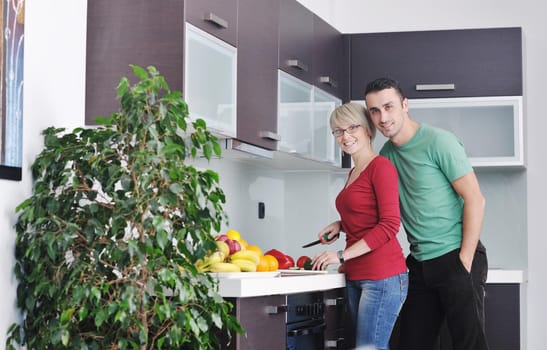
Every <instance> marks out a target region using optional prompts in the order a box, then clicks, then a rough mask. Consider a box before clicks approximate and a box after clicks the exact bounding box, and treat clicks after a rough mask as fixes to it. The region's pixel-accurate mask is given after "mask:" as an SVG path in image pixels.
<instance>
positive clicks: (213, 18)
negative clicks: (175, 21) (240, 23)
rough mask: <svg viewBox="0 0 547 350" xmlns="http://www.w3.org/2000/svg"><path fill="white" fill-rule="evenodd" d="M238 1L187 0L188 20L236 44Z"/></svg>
mask: <svg viewBox="0 0 547 350" xmlns="http://www.w3.org/2000/svg"><path fill="white" fill-rule="evenodd" d="M237 3H238V0H186V21H187V22H188V23H191V24H192V25H194V26H196V27H198V28H200V29H202V30H204V31H206V32H208V33H210V34H211V35H214V36H215V37H217V38H219V39H222V40H223V41H225V42H227V43H229V44H230V45H232V46H236V43H237V6H238V4H237Z"/></svg>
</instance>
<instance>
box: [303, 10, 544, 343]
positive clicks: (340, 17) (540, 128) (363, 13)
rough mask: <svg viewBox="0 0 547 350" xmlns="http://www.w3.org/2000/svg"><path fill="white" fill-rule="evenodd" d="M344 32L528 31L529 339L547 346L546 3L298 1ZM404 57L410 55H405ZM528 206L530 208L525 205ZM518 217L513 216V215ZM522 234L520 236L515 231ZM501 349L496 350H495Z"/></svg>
mask: <svg viewBox="0 0 547 350" xmlns="http://www.w3.org/2000/svg"><path fill="white" fill-rule="evenodd" d="M298 1H300V2H301V3H303V4H304V5H305V6H307V7H308V8H310V9H311V10H312V11H315V12H316V13H317V14H318V15H319V16H321V17H323V18H324V19H325V20H327V21H328V22H329V23H331V24H332V25H333V26H334V27H336V28H337V29H338V30H340V31H341V32H343V33H356V32H384V31H406V30H435V29H459V28H488V27H512V26H518V27H522V28H523V33H524V61H523V62H524V105H525V148H526V150H527V155H528V167H527V170H526V182H527V193H526V197H527V203H526V204H525V205H526V207H527V213H528V217H527V227H523V228H522V229H523V230H526V229H527V231H528V264H527V265H528V286H527V295H526V299H527V303H528V308H527V315H526V319H525V325H524V327H525V337H526V342H527V347H526V348H527V349H529V350H536V349H538V350H539V349H545V344H547V332H545V324H547V302H546V300H545V295H547V278H546V277H547V264H546V263H545V249H546V248H545V247H547V235H546V229H545V221H544V218H545V210H544V208H545V198H547V183H546V181H545V179H546V178H547V162H546V161H545V150H544V146H543V145H544V139H545V130H546V129H547V116H546V115H545V112H544V111H545V97H544V95H545V91H544V89H545V82H546V81H547V70H546V69H545V62H547V40H545V33H546V32H547V22H546V21H545V14H546V13H547V3H545V2H544V1H541V0H521V1H513V0H481V1H474V0H461V1H448V2H447V1H441V2H439V1H434V0H416V1H403V0H388V1H362V0H321V1H318V0H298ZM403 54H404V53H403ZM523 205H524V204H523ZM512 214H513V213H511V212H507V213H506V215H507V216H509V217H511V215H512ZM515 234H518V233H515ZM493 350H495V349H493Z"/></svg>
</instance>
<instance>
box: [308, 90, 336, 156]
mask: <svg viewBox="0 0 547 350" xmlns="http://www.w3.org/2000/svg"><path fill="white" fill-rule="evenodd" d="M313 92H314V93H313V143H312V144H313V159H315V160H320V161H325V162H329V163H332V164H333V165H336V166H341V162H342V159H341V158H342V153H341V151H340V148H339V147H338V143H336V140H335V138H334V136H333V135H332V133H331V129H330V122H329V121H330V114H331V113H332V111H333V110H334V109H335V108H336V107H338V106H340V104H341V103H342V101H341V100H340V99H339V98H336V97H334V96H332V95H330V94H328V93H326V92H324V91H322V90H320V89H317V88H314V89H313Z"/></svg>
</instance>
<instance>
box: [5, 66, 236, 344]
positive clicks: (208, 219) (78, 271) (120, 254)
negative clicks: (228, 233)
mask: <svg viewBox="0 0 547 350" xmlns="http://www.w3.org/2000/svg"><path fill="white" fill-rule="evenodd" d="M133 71H134V73H135V75H136V76H137V78H138V79H139V81H138V82H137V83H135V84H133V85H131V84H130V82H129V79H127V78H126V77H124V78H122V79H121V80H120V82H119V85H118V88H117V94H118V99H119V100H120V104H121V108H120V111H119V112H117V113H113V114H112V115H111V116H110V117H109V118H98V119H97V121H98V122H99V123H100V126H99V127H96V128H77V129H74V130H73V131H72V132H66V131H65V130H64V129H58V128H53V127H50V128H48V129H46V130H45V131H44V132H43V134H44V149H43V150H42V152H41V153H40V154H39V155H38V156H37V158H36V160H35V161H34V163H33V164H32V175H33V178H34V188H33V193H32V195H31V197H30V198H28V199H27V200H25V201H24V202H23V203H21V204H20V205H19V206H18V207H17V209H16V210H17V212H18V213H19V216H18V221H17V224H16V232H17V238H16V266H15V274H16V277H17V279H18V281H19V285H18V289H17V303H18V306H19V308H20V309H21V311H22V323H21V324H13V325H12V326H11V327H10V329H9V330H8V339H7V344H6V345H7V348H9V349H13V348H15V346H17V345H25V346H26V347H27V348H28V349H53V348H54V349H58V348H59V349H60V348H70V349H143V350H144V349H213V348H217V346H218V343H219V337H217V336H216V334H220V332H218V331H215V330H219V329H222V332H223V334H224V333H227V334H234V332H238V333H241V332H242V331H243V330H242V328H241V326H240V325H239V323H238V322H237V319H236V318H235V317H234V316H233V315H231V314H230V311H231V308H232V305H231V304H229V303H227V302H225V301H224V299H222V298H221V297H220V296H219V294H218V283H217V282H216V281H215V280H214V279H213V278H211V277H210V276H209V275H208V274H204V273H199V272H198V271H197V268H196V267H195V263H196V262H197V261H198V260H199V259H202V258H203V257H204V256H206V254H208V253H209V252H211V251H213V250H214V249H215V248H216V243H215V240H214V237H213V233H212V231H216V232H218V231H219V230H220V226H221V224H222V222H223V221H224V220H225V219H226V215H225V212H224V211H223V208H222V204H223V203H225V196H224V193H223V191H222V190H221V188H220V187H219V185H218V184H219V178H218V174H217V173H215V172H213V171H211V170H198V169H196V168H195V167H193V166H191V165H189V164H187V163H186V161H187V160H188V158H189V157H192V158H195V157H196V156H197V154H198V153H199V154H203V155H204V156H205V157H206V158H207V159H210V157H211V156H212V155H213V153H214V154H216V155H220V147H219V145H218V143H217V139H216V138H215V137H214V136H213V135H211V133H210V132H209V131H207V129H206V125H205V122H204V121H203V120H196V121H189V120H188V118H187V116H188V107H187V105H186V104H185V102H184V101H183V99H182V96H181V93H180V92H172V91H170V89H169V87H168V85H167V83H166V82H165V79H164V78H163V77H162V76H161V75H159V72H158V71H157V70H156V69H155V68H154V67H148V68H147V69H143V68H142V67H138V66H133Z"/></svg>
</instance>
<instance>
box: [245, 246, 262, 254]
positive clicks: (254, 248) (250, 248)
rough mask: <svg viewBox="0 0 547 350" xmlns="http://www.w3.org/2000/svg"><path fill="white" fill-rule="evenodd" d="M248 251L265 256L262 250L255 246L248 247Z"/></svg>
mask: <svg viewBox="0 0 547 350" xmlns="http://www.w3.org/2000/svg"><path fill="white" fill-rule="evenodd" d="M247 250H254V251H255V252H258V253H259V254H260V255H261V256H262V255H264V253H263V252H262V249H260V247H259V246H257V245H254V244H252V245H250V246H247Z"/></svg>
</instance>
